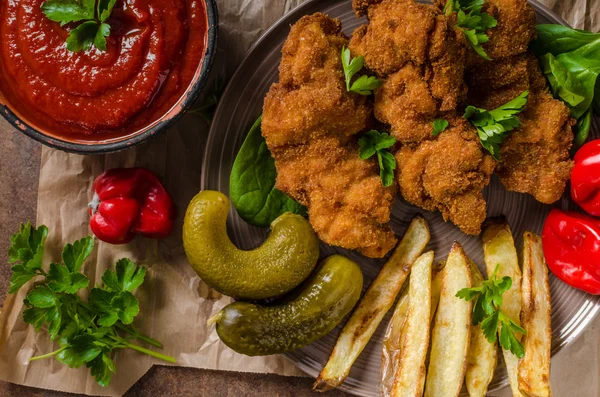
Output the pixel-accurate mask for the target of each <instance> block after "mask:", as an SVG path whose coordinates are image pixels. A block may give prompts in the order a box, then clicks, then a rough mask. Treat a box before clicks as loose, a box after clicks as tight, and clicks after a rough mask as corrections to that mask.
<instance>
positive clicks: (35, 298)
mask: <svg viewBox="0 0 600 397" xmlns="http://www.w3.org/2000/svg"><path fill="white" fill-rule="evenodd" d="M27 302H29V303H30V304H31V305H32V306H33V307H37V308H41V309H47V308H49V307H53V306H56V304H57V303H58V297H57V296H56V294H55V293H54V291H52V290H51V289H50V288H48V287H46V286H44V285H39V286H37V287H35V288H34V289H33V290H32V291H31V292H30V293H29V294H28V295H27Z"/></svg>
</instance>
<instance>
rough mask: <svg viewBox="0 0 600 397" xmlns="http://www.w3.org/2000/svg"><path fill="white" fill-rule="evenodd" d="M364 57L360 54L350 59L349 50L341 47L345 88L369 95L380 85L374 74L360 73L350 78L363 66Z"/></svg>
mask: <svg viewBox="0 0 600 397" xmlns="http://www.w3.org/2000/svg"><path fill="white" fill-rule="evenodd" d="M364 63H365V58H364V57H362V56H360V57H356V58H352V59H351V55H350V50H349V49H347V48H346V47H342V67H343V68H344V76H345V77H346V90H348V92H353V93H355V94H359V95H365V96H366V95H371V94H372V93H373V91H374V90H375V89H377V88H379V87H381V80H379V79H378V78H376V77H374V76H367V75H362V76H360V77H359V78H357V79H356V80H355V81H354V82H352V78H353V77H354V75H355V74H356V73H358V72H359V71H360V70H361V69H362V68H363V66H364Z"/></svg>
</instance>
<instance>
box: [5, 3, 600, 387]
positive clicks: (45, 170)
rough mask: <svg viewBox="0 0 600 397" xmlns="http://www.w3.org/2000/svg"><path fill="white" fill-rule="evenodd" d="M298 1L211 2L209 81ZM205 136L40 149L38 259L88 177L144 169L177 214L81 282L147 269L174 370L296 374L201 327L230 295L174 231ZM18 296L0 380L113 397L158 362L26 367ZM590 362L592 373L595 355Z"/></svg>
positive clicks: (571, 12)
mask: <svg viewBox="0 0 600 397" xmlns="http://www.w3.org/2000/svg"><path fill="white" fill-rule="evenodd" d="M348 1H350V0H348ZM302 2H303V0H220V1H218V6H219V14H220V32H219V34H220V37H219V49H218V53H217V59H216V63H215V65H214V68H213V72H212V78H214V77H216V76H218V75H220V76H223V77H225V78H227V77H228V76H230V75H231V74H232V73H233V72H234V71H235V68H236V66H237V64H238V63H239V62H240V61H241V59H242V57H243V55H244V54H245V52H246V51H247V49H248V48H249V47H250V45H251V44H252V43H253V42H254V41H255V40H256V39H257V38H258V37H259V36H260V34H262V33H263V32H264V30H265V29H266V28H268V27H269V26H271V25H272V24H273V23H274V22H275V21H276V20H277V19H278V18H279V17H281V16H282V15H283V14H284V13H286V12H287V11H289V10H291V9H292V8H293V7H295V6H297V5H298V4H300V3H302ZM542 3H544V4H546V5H547V6H549V7H551V8H553V9H554V10H555V11H557V12H558V13H559V14H560V15H561V16H563V17H564V18H565V19H566V20H568V21H569V22H570V23H571V24H572V25H573V26H574V27H577V28H585V29H591V30H594V31H597V30H598V28H599V27H600V21H599V19H600V18H599V16H600V15H599V13H600V11H599V10H600V0H572V1H571V0H544V1H542ZM209 86H210V83H209ZM205 91H206V90H205ZM232 117H234V115H232ZM208 130H209V126H208V124H207V123H206V122H205V121H204V120H203V119H202V118H201V117H199V116H196V115H194V114H188V115H186V116H184V118H183V119H182V121H181V122H180V123H178V124H177V126H175V127H174V128H173V129H172V130H171V131H169V132H168V133H167V134H163V135H162V136H160V137H158V138H156V139H154V140H152V141H151V142H149V143H147V144H145V145H143V146H139V147H136V148H132V149H130V150H128V151H125V152H121V153H116V154H110V155H103V156H78V155H73V154H67V153H63V152H60V151H56V150H53V149H49V148H46V147H44V149H43V151H42V159H41V171H40V184H39V193H38V215H37V224H38V225H40V224H45V225H47V226H48V227H49V229H50V235H49V238H48V241H47V243H46V261H47V262H49V261H50V260H58V259H59V258H60V251H61V249H62V247H63V245H64V243H65V242H69V241H74V240H76V239H79V238H81V237H83V236H85V235H88V234H90V230H89V227H88V214H87V203H88V202H89V201H90V200H91V192H90V189H91V184H92V182H93V180H94V178H95V176H96V175H98V174H100V173H101V172H102V171H104V170H106V169H110V168H113V167H131V166H141V167H147V168H149V169H151V170H153V171H154V172H156V173H157V174H158V175H159V176H160V177H161V179H162V181H163V182H164V184H165V186H166V188H167V189H168V190H169V192H171V194H172V195H173V197H174V199H175V201H176V203H177V206H178V209H179V211H180V213H179V217H178V221H177V224H176V230H175V232H174V233H173V235H172V236H171V237H169V238H167V239H165V240H161V241H155V240H149V239H144V238H136V239H135V240H134V241H133V242H131V243H130V244H128V245H125V246H113V245H109V244H104V243H102V242H99V241H97V240H96V248H95V250H94V252H93V254H92V255H91V257H90V259H89V260H88V261H87V263H86V265H85V267H84V272H85V273H86V275H87V276H88V277H89V278H90V280H91V283H92V284H93V283H94V282H100V277H101V275H102V273H103V272H104V270H105V269H106V268H108V267H111V266H113V265H114V263H115V262H116V260H117V259H119V258H121V257H129V258H131V259H132V260H134V261H137V262H138V263H140V264H143V265H145V266H147V267H148V274H147V276H146V282H145V283H144V285H143V287H142V288H140V290H139V291H138V292H137V293H136V295H137V296H138V298H139V300H140V305H141V315H139V316H138V318H137V319H136V322H135V325H136V326H137V327H138V328H139V329H140V330H141V331H142V332H143V333H145V334H147V335H149V336H152V337H153V338H156V339H158V340H160V341H161V342H163V343H164V345H165V347H164V350H163V352H164V353H166V354H169V355H172V356H174V357H176V359H177V364H176V365H178V366H189V367H197V368H205V369H218V370H235V371H247V372H265V373H277V374H283V375H301V372H300V371H299V370H297V369H296V368H295V367H293V365H291V364H290V363H289V362H288V361H286V360H285V359H283V358H282V357H280V356H269V357H253V358H251V357H246V356H242V355H239V354H237V353H234V352H233V351H231V350H230V349H228V348H227V347H226V346H225V345H223V344H222V343H221V342H220V341H219V338H218V336H217V335H216V332H215V331H214V327H208V326H207V325H206V320H207V319H208V318H210V316H211V315H212V314H214V313H216V312H217V311H219V310H220V309H221V308H222V307H224V306H225V305H227V304H228V303H229V302H230V298H227V297H223V296H221V295H219V294H218V293H216V292H214V291H212V290H211V289H209V288H208V287H207V286H206V285H205V284H204V283H202V281H201V280H200V279H199V278H198V277H197V276H196V274H195V273H194V272H193V270H192V269H191V268H190V266H189V265H188V264H187V260H186V258H185V253H184V251H183V247H182V243H181V233H180V232H179V231H180V230H181V225H182V222H183V221H182V218H183V213H184V211H185V209H186V207H187V204H188V202H189V201H190V199H191V198H192V197H193V196H194V195H195V194H196V193H197V192H198V190H199V185H200V171H201V164H202V156H203V153H204V149H205V141H206V138H207V136H208ZM47 264H48V263H46V265H47ZM26 290H27V288H24V289H22V290H21V292H20V293H19V294H17V295H9V297H8V298H7V300H6V302H5V305H4V307H3V308H2V312H1V313H0V379H2V380H5V381H9V382H13V383H18V384H23V385H27V386H33V387H39V388H45V389H54V390H60V391H66V392H77V393H85V394H89V395H111V396H116V395H122V394H123V393H124V392H125V391H127V389H129V388H130V387H131V386H132V385H133V384H134V383H135V382H136V381H137V380H138V379H139V378H140V377H141V376H142V375H143V374H144V373H146V372H147V371H148V369H150V367H151V366H152V365H153V364H155V363H162V362H159V361H158V360H155V359H153V358H151V357H148V356H145V355H142V354H139V353H137V352H134V351H128V350H127V351H125V350H123V351H118V352H117V353H116V355H115V357H114V359H115V363H116V365H117V374H116V375H115V376H114V377H113V380H112V382H111V385H110V387H108V388H106V389H104V388H101V387H99V386H98V385H97V384H96V383H95V381H94V379H93V378H92V377H91V376H90V375H89V371H88V370H87V369H85V368H82V369H78V370H76V369H70V368H68V367H66V366H65V365H63V364H60V363H58V362H56V361H55V360H40V361H35V362H32V363H29V362H28V359H29V358H30V357H33V356H35V355H39V354H44V353H48V352H51V351H53V350H55V348H56V346H53V343H52V342H50V341H49V339H48V336H47V334H46V333H45V331H42V332H41V333H40V334H37V335H36V334H35V332H34V330H33V328H32V327H30V326H29V325H27V324H24V323H23V321H22V319H21V314H20V312H21V310H22V306H23V305H22V301H23V298H24V297H25V295H26V293H27V291H26ZM596 342H597V341H596ZM162 364H164V363H162ZM594 365H595V368H598V364H597V357H596V360H594ZM595 382H596V384H595V385H591V384H589V383H588V385H587V387H586V388H589V387H590V386H591V387H594V388H595V390H596V391H597V390H598V385H597V383H598V380H597V379H595ZM596 393H597V392H596ZM502 395H505V394H502ZM506 395H507V396H508V395H510V393H509V394H506Z"/></svg>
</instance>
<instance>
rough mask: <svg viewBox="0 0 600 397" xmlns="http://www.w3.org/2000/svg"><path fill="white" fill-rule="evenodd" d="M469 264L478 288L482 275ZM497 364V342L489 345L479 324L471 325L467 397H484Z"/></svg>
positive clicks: (474, 283)
mask: <svg viewBox="0 0 600 397" xmlns="http://www.w3.org/2000/svg"><path fill="white" fill-rule="evenodd" d="M469 264H470V266H471V277H472V278H473V287H478V286H480V285H481V284H483V275H482V274H481V272H480V271H479V268H478V267H477V265H476V264H475V263H474V262H473V261H471V260H469ZM497 362H498V342H497V341H496V340H494V342H493V343H490V342H489V341H488V340H487V339H486V337H485V335H484V334H483V331H482V330H481V324H477V325H473V324H472V323H471V344H470V346H469V355H468V356H467V372H466V374H465V383H466V385H467V390H468V392H469V396H471V397H485V395H486V393H487V389H488V386H489V384H490V382H491V381H492V379H493V378H494V370H495V369H496V363H497Z"/></svg>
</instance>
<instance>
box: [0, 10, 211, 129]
mask: <svg viewBox="0 0 600 397" xmlns="http://www.w3.org/2000/svg"><path fill="white" fill-rule="evenodd" d="M2 3H3V4H2V5H0V17H1V18H2V21H4V22H3V24H2V25H0V41H1V48H0V91H1V92H2V94H3V95H4V97H5V98H6V100H7V102H8V103H9V104H10V106H11V108H12V109H13V110H14V111H16V112H17V113H18V114H19V115H20V116H21V117H23V118H24V119H26V120H28V121H29V122H32V123H33V124H35V125H36V127H37V128H38V129H43V130H44V132H45V133H46V134H49V135H51V136H55V137H58V138H66V139H68V140H76V141H96V140H107V139H111V138H122V137H126V136H128V135H131V134H135V133H136V132H138V131H140V130H141V129H143V128H144V127H147V126H149V125H151V124H152V123H155V122H156V121H157V120H159V119H161V118H163V117H164V116H165V115H166V114H168V113H169V112H170V111H172V108H173V107H174V106H175V105H176V104H177V103H178V102H179V100H180V99H181V98H182V96H183V95H185V93H186V91H187V90H188V89H189V87H190V84H191V83H192V81H193V79H194V78H195V76H196V75H197V71H198V68H199V65H200V64H201V62H202V60H203V56H204V53H205V51H206V45H207V30H208V22H207V16H206V5H205V4H204V0H118V1H117V2H116V5H115V7H114V9H113V11H112V13H111V15H110V17H109V19H108V20H107V21H106V22H107V23H108V24H110V27H111V29H110V35H109V36H108V37H107V38H106V41H107V44H106V51H101V50H99V49H98V48H96V47H94V46H92V48H90V49H89V50H87V51H80V52H71V51H69V50H68V49H67V46H66V39H67V37H68V36H69V32H70V31H71V30H72V29H74V28H76V27H77V26H78V23H69V24H66V25H65V26H61V24H60V23H57V22H53V21H52V20H50V19H49V18H48V17H47V16H46V15H45V14H44V13H43V11H42V8H41V6H42V4H43V3H44V0H4V1H3V2H2Z"/></svg>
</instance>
